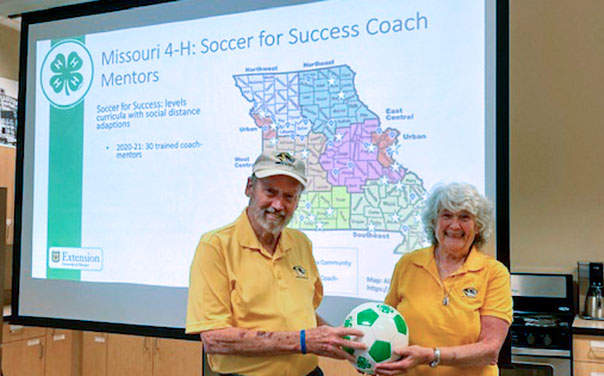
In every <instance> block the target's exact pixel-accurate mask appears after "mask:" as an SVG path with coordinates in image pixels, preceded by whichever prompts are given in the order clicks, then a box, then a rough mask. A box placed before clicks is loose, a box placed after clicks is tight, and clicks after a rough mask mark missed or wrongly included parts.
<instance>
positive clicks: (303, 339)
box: [300, 329, 306, 354]
mask: <svg viewBox="0 0 604 376" xmlns="http://www.w3.org/2000/svg"><path fill="white" fill-rule="evenodd" d="M300 351H301V352H302V354H306V330H304V329H302V330H300Z"/></svg>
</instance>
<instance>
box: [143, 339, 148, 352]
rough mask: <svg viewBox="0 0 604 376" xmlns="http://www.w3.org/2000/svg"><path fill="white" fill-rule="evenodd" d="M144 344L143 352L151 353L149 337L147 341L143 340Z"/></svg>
mask: <svg viewBox="0 0 604 376" xmlns="http://www.w3.org/2000/svg"><path fill="white" fill-rule="evenodd" d="M143 344H144V351H143V352H149V345H148V344H147V337H145V339H144V340H143Z"/></svg>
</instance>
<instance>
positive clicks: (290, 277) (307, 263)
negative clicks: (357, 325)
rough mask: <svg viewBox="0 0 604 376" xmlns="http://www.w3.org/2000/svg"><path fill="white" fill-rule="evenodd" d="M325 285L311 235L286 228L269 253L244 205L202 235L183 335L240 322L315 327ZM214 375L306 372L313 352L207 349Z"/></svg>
mask: <svg viewBox="0 0 604 376" xmlns="http://www.w3.org/2000/svg"><path fill="white" fill-rule="evenodd" d="M322 298H323V286H322V284H321V280H320V277H319V272H318V270H317V266H316V264H315V260H314V258H313V255H312V244H311V242H310V240H309V239H308V238H307V237H306V235H304V234H303V233H301V232H300V231H296V230H292V229H284V230H283V232H282V233H281V237H280V239H279V243H278V244H277V249H276V251H275V253H274V254H273V255H270V254H269V253H268V251H266V250H265V249H264V248H263V247H262V246H261V244H260V242H259V241H258V239H257V238H256V235H255V233H254V231H253V230H252V227H251V224H250V222H249V219H248V216H247V214H246V211H245V210H244V211H243V213H242V214H241V215H240V216H239V218H238V219H237V220H236V221H235V222H234V223H232V224H230V225H228V226H225V227H223V228H220V229H218V230H215V231H211V232H209V233H206V234H204V235H203V236H202V238H201V240H200V242H199V245H198V246H197V251H196V252H195V257H194V259H193V263H192V265H191V274H190V285H189V298H188V299H189V301H188V306H187V321H186V332H187V333H199V332H203V331H206V330H212V329H222V328H228V327H237V328H243V329H251V330H262V331H292V330H295V331H297V330H300V329H308V328H314V327H316V326H317V323H316V316H315V309H316V308H317V307H318V306H319V304H320V302H321V300H322ZM208 362H209V364H210V366H211V368H212V369H213V370H214V371H216V372H219V373H236V374H243V375H246V376H256V375H258V376H262V375H267V376H268V375H271V376H272V375H296V376H298V375H306V374H307V373H309V372H310V371H312V370H313V369H314V368H315V367H316V366H317V363H318V361H317V357H316V356H314V355H311V354H307V355H302V354H289V355H275V356H264V357H260V356H254V357H251V356H238V355H208Z"/></svg>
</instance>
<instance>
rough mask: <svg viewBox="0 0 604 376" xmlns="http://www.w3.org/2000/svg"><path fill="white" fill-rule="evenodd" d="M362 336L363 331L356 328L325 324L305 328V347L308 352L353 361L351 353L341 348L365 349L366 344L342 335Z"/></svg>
mask: <svg viewBox="0 0 604 376" xmlns="http://www.w3.org/2000/svg"><path fill="white" fill-rule="evenodd" d="M346 336H348V337H352V336H355V337H362V336H363V332H362V331H360V330H358V329H351V328H344V327H337V328H335V327H331V326H327V325H322V326H319V327H318V328H313V329H307V330H306V349H307V351H308V352H309V353H312V354H316V355H321V356H327V357H330V358H335V359H346V360H349V361H351V362H354V361H355V359H354V357H353V356H352V355H350V354H349V353H347V352H346V351H344V350H343V349H342V347H348V348H351V349H360V350H365V349H367V345H365V344H364V343H362V342H358V341H352V340H349V339H345V338H343V337H346Z"/></svg>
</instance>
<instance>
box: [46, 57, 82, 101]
mask: <svg viewBox="0 0 604 376" xmlns="http://www.w3.org/2000/svg"><path fill="white" fill-rule="evenodd" d="M82 65H83V61H82V58H81V57H80V56H79V55H78V54H77V53H76V52H75V51H74V52H72V53H70V54H69V56H68V57H67V60H65V55H63V54H62V53H59V54H57V56H56V57H55V59H54V60H53V61H52V63H50V69H51V70H52V71H53V73H55V75H53V76H52V77H51V78H50V86H51V87H52V89H53V90H54V91H55V93H57V94H58V93H59V92H61V90H63V88H65V94H66V95H69V90H70V89H71V91H76V90H78V89H79V88H80V87H81V86H82V82H84V77H82V75H81V74H80V73H78V70H80V68H82Z"/></svg>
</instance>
